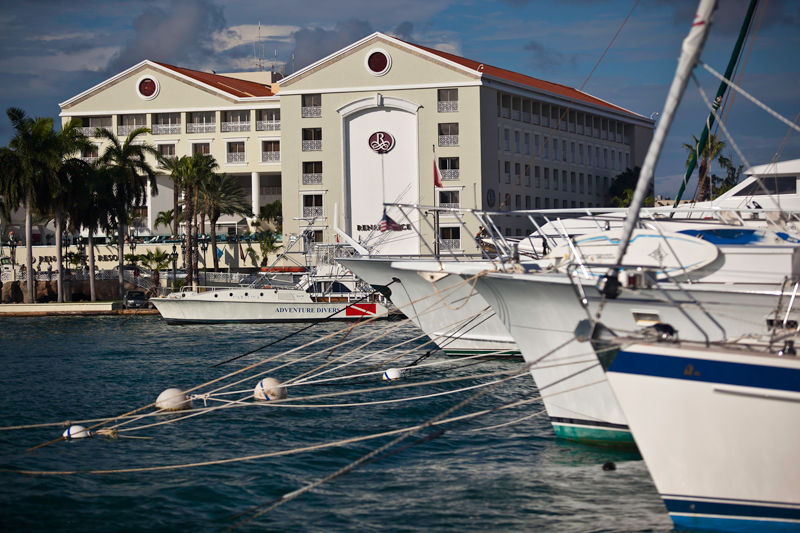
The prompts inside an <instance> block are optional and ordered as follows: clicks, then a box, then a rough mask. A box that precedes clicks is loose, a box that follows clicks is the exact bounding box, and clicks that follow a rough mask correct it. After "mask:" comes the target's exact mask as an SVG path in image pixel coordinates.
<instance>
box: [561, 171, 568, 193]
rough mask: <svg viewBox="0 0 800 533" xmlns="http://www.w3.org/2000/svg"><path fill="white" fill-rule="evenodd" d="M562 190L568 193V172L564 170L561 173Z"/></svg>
mask: <svg viewBox="0 0 800 533" xmlns="http://www.w3.org/2000/svg"><path fill="white" fill-rule="evenodd" d="M561 190H562V191H566V190H567V171H566V170H562V171H561Z"/></svg>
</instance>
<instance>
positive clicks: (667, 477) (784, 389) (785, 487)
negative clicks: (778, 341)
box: [607, 343, 800, 532]
mask: <svg viewBox="0 0 800 533" xmlns="http://www.w3.org/2000/svg"><path fill="white" fill-rule="evenodd" d="M685 344H687V345H684V344H644V343H642V344H638V345H637V344H634V345H630V346H626V347H624V348H623V349H622V350H620V352H619V353H618V354H617V355H616V357H614V358H613V360H612V361H611V363H610V365H609V368H608V372H607V376H608V380H609V382H610V383H611V386H612V388H613V390H614V393H615V395H616V397H617V398H618V399H619V402H620V404H621V406H622V409H623V411H624V413H625V416H626V418H627V420H628V422H629V424H630V427H631V429H632V431H633V434H634V436H635V438H636V443H637V445H638V447H639V450H640V452H641V454H642V456H643V457H644V460H645V462H646V463H647V468H648V469H649V471H650V474H651V475H652V477H653V480H654V482H655V485H656V488H657V489H658V492H659V493H660V494H661V497H662V499H663V500H664V503H665V505H666V506H667V510H668V512H669V514H670V517H671V518H672V520H673V522H674V523H675V525H676V526H677V527H679V528H687V529H704V530H718V531H719V530H722V531H782V532H783V531H800V462H798V443H799V442H800V361H798V360H797V358H796V356H783V357H780V356H778V355H775V354H769V353H763V352H754V351H751V350H748V349H747V348H746V347H740V348H739V349H736V348H733V349H731V348H715V347H713V346H712V347H711V348H707V347H706V346H705V345H694V346H692V345H691V344H689V343H685Z"/></svg>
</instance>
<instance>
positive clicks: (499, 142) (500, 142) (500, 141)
mask: <svg viewBox="0 0 800 533" xmlns="http://www.w3.org/2000/svg"><path fill="white" fill-rule="evenodd" d="M502 148H503V135H502V134H501V133H500V128H499V127H498V128H497V151H498V152H499V151H500V150H501V149H502Z"/></svg>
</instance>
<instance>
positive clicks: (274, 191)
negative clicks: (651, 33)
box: [258, 186, 281, 196]
mask: <svg viewBox="0 0 800 533" xmlns="http://www.w3.org/2000/svg"><path fill="white" fill-rule="evenodd" d="M258 192H259V194H260V195H261V196H280V195H281V188H280V187H266V186H262V187H261V188H260V189H259V191H258Z"/></svg>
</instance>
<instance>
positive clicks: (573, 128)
mask: <svg viewBox="0 0 800 533" xmlns="http://www.w3.org/2000/svg"><path fill="white" fill-rule="evenodd" d="M569 132H570V133H575V124H572V123H570V125H569Z"/></svg>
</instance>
